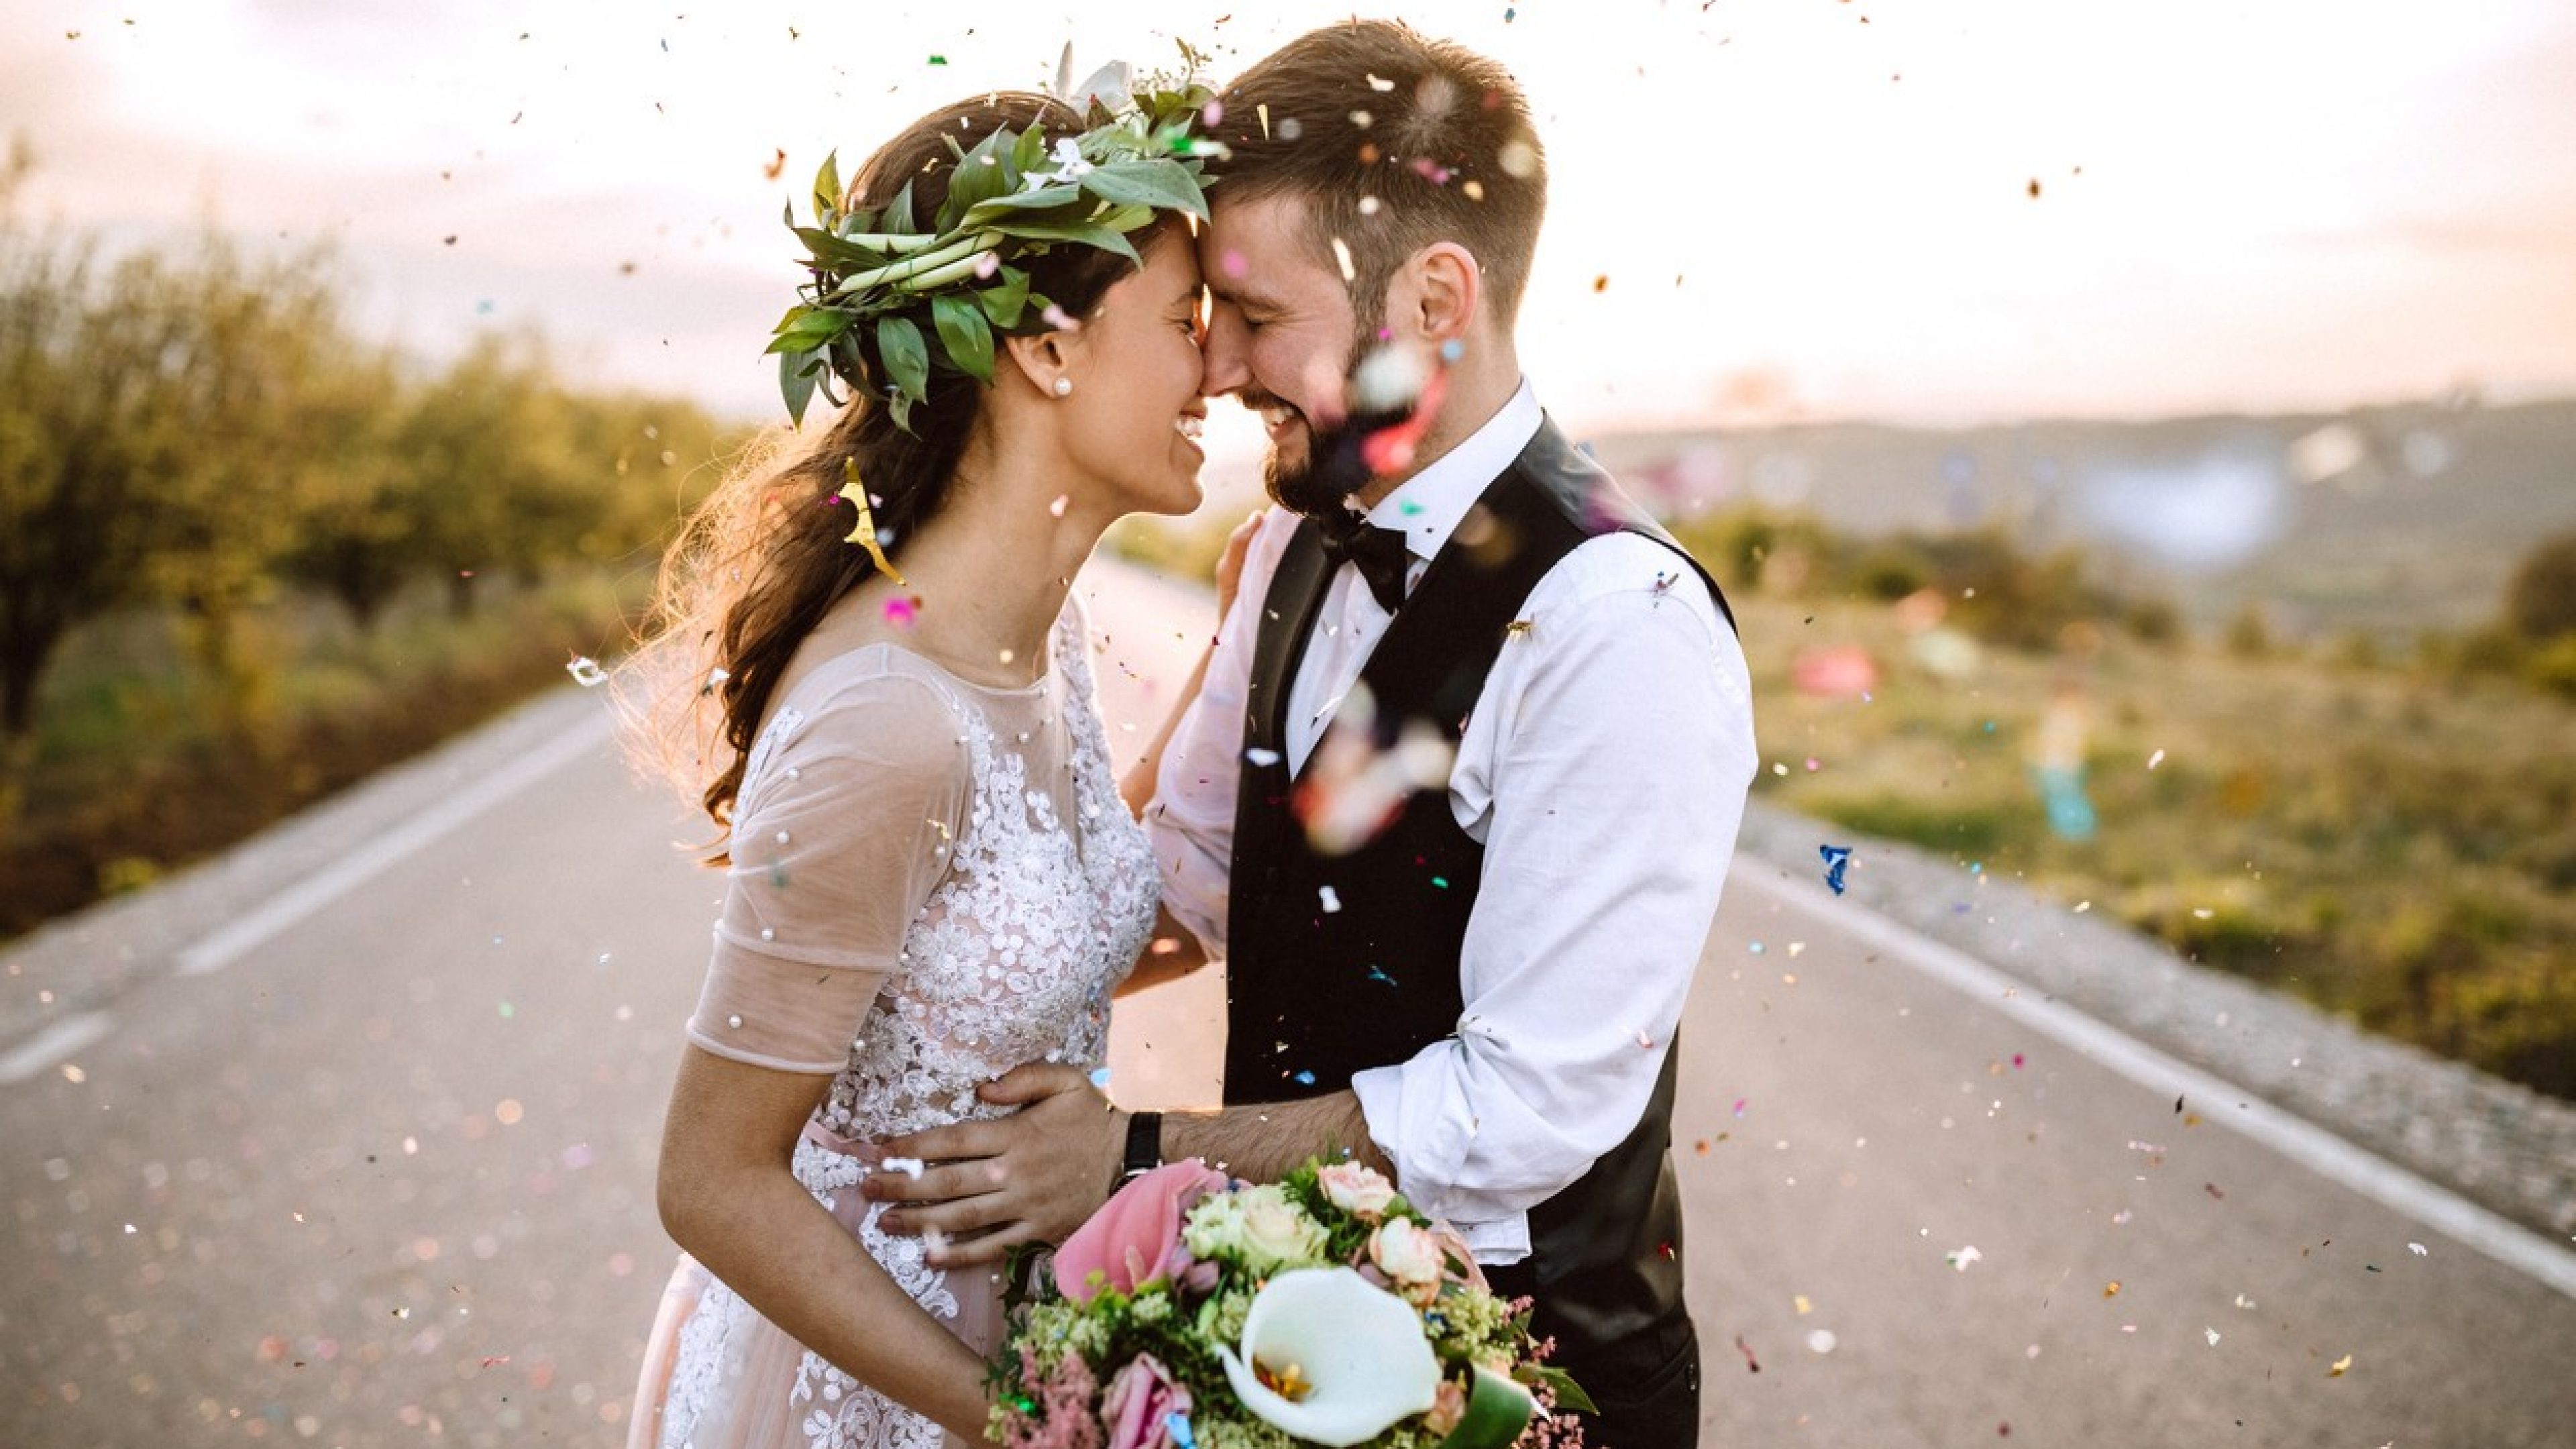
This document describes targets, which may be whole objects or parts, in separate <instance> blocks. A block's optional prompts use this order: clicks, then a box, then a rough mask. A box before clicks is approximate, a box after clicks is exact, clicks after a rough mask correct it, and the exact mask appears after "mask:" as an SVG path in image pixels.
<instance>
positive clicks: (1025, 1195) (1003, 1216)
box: [859, 1062, 1126, 1268]
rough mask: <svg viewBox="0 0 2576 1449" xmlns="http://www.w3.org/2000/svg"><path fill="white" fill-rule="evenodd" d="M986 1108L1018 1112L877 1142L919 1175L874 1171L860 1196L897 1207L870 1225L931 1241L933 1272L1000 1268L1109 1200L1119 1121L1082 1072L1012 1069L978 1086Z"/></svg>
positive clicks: (1120, 1141) (1043, 1066)
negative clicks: (917, 1165)
mask: <svg viewBox="0 0 2576 1449" xmlns="http://www.w3.org/2000/svg"><path fill="white" fill-rule="evenodd" d="M978 1095H980V1096H981V1097H982V1098H983V1099H984V1100H985V1101H987V1102H993V1103H998V1104H1005V1105H1012V1106H1016V1107H1018V1108H1019V1110H1018V1111H1016V1112H1013V1113H1012V1114H1011V1115H1009V1116H1007V1117H999V1118H995V1119H994V1120H992V1121H989V1122H957V1123H952V1124H950V1125H948V1126H945V1127H933V1128H930V1129H929V1130H927V1131H923V1132H915V1133H912V1134H911V1135H909V1136H905V1137H895V1138H889V1139H887V1140H886V1141H885V1142H884V1143H882V1144H881V1146H882V1147H883V1149H884V1151H885V1154H886V1155H887V1156H888V1157H905V1158H914V1159H917V1160H919V1161H920V1162H922V1163H923V1164H925V1165H924V1166H923V1168H922V1170H921V1172H920V1174H919V1175H918V1176H914V1175H912V1174H909V1173H902V1172H886V1171H882V1170H880V1171H877V1172H872V1173H870V1174H868V1176H867V1177H866V1178H864V1179H862V1180H861V1182H860V1184H859V1190H860V1192H861V1193H862V1194H864V1195H865V1196H866V1197H867V1198H868V1199H869V1200H871V1201H874V1202H891V1203H897V1204H900V1206H898V1207H895V1208H892V1209H889V1210H888V1211H887V1212H886V1213H885V1214H883V1215H882V1216H881V1217H879V1218H878V1220H877V1225H878V1226H879V1227H881V1228H883V1229H885V1230H886V1231H887V1232H891V1233H906V1234H912V1235H916V1236H924V1237H928V1236H931V1235H933V1234H936V1235H937V1236H936V1237H935V1238H934V1239H933V1245H932V1249H931V1253H930V1260H931V1262H932V1263H933V1264H934V1265H935V1266H938V1267H943V1268H947V1267H963V1266H968V1265H972V1264H981V1263H998V1262H1000V1261H1002V1259H1003V1257H1004V1256H1005V1255H1006V1254H1008V1253H1009V1251H1010V1250H1011V1249H1012V1248H1013V1247H1015V1246H1017V1245H1018V1244H1021V1243H1026V1242H1040V1243H1060V1242H1063V1241H1064V1240H1065V1238H1066V1237H1067V1236H1068V1235H1070V1234H1071V1233H1072V1232H1073V1230H1074V1229H1075V1228H1078V1227H1080V1226H1081V1225H1082V1222H1083V1220H1084V1219H1085V1218H1088V1217H1089V1216H1091V1214H1092V1212H1093V1211H1094V1210H1096V1209H1097V1208H1098V1207H1099V1206H1100V1205H1101V1203H1103V1202H1105V1201H1107V1200H1108V1195H1109V1187H1110V1181H1111V1179H1112V1178H1113V1177H1114V1176H1115V1175H1116V1174H1117V1169H1118V1164H1119V1161H1120V1157H1121V1153H1122V1151H1123V1147H1124V1142H1125V1133H1126V1114H1125V1113H1123V1112H1119V1111H1117V1110H1115V1109H1114V1108H1113V1107H1111V1105H1110V1103H1109V1099H1108V1098H1106V1097H1104V1096H1102V1095H1101V1094H1100V1091H1099V1089H1097V1088H1095V1087H1093V1086H1092V1085H1091V1078H1090V1076H1089V1075H1088V1074H1087V1073H1085V1072H1083V1071H1082V1070H1081V1069H1080V1068H1077V1067H1069V1066H1059V1065H1054V1064H1050V1063H1046V1062H1031V1063H1029V1064H1028V1065H1025V1066H1021V1067H1015V1068H1013V1069H1012V1070H1011V1071H1009V1072H1007V1073H1005V1074H1003V1076H1002V1077H1000V1078H999V1079H998V1080H995V1081H993V1082H989V1083H987V1084H985V1086H984V1087H982V1088H981V1089H980V1090H979V1092H978Z"/></svg>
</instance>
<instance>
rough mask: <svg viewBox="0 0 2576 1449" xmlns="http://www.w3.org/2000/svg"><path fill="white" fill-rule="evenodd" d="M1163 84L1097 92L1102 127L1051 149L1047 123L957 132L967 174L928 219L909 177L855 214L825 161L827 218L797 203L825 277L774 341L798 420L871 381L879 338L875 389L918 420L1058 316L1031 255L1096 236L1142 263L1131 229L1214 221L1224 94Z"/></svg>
mask: <svg viewBox="0 0 2576 1449" xmlns="http://www.w3.org/2000/svg"><path fill="white" fill-rule="evenodd" d="M1150 84H1151V85H1152V86H1154V87H1155V88H1152V89H1148V90H1147V91H1145V93H1143V94H1141V95H1133V96H1131V95H1128V94H1127V93H1126V91H1125V88H1124V86H1123V85H1120V86H1118V87H1116V88H1115V89H1114V91H1113V94H1112V99H1113V100H1114V101H1115V102H1116V105H1115V106H1114V108H1113V106H1112V105H1110V104H1104V103H1103V102H1102V101H1101V100H1098V99H1092V100H1090V101H1089V105H1088V110H1087V113H1086V114H1087V119H1088V120H1089V121H1090V122H1091V129H1090V130H1088V131H1085V132H1084V133H1083V134H1082V135H1080V136H1078V137H1070V136H1069V137H1063V138H1060V139H1058V140H1057V141H1056V142H1055V143H1054V145H1053V146H1052V147H1050V146H1049V145H1048V143H1047V139H1046V136H1045V134H1044V132H1043V131H1042V130H1041V129H1040V128H1039V127H1037V126H1034V125H1033V126H1030V127H1029V128H1028V129H1026V130H1024V131H1021V132H1018V133H1016V134H1014V133H1013V132H1012V131H1011V130H1010V129H1009V128H1008V127H998V128H996V129H995V130H994V131H993V133H992V134H991V135H989V136H986V137H984V138H983V139H982V140H981V141H979V142H977V143H976V144H975V146H974V147H973V148H972V149H971V150H970V149H967V148H965V147H963V146H960V145H959V144H958V143H957V141H956V140H955V139H954V138H951V139H950V140H949V142H948V145H949V149H950V151H951V152H952V153H954V155H955V157H956V162H957V165H956V174H955V176H954V177H953V178H952V179H951V180H950V182H949V186H948V195H947V197H946V199H945V200H943V201H942V202H941V203H940V206H939V208H938V210H937V212H936V213H935V214H933V215H931V216H928V217H924V216H921V215H919V214H918V210H917V208H916V207H915V206H914V204H913V197H912V186H911V184H910V183H909V182H907V183H905V185H904V187H903V189H902V190H901V191H899V192H897V193H896V194H895V196H894V197H893V199H892V200H890V201H889V202H887V203H886V205H885V206H884V207H882V208H880V209H877V210H866V209H860V210H854V211H845V210H843V209H842V208H843V204H844V201H845V199H846V198H845V197H844V196H843V194H842V187H841V176H840V168H839V159H838V156H837V154H835V155H834V156H830V157H826V158H825V159H824V161H823V165H822V168H821V169H820V170H819V171H817V172H816V173H815V176H814V197H813V204H814V224H813V225H812V226H798V225H796V216H795V208H794V206H793V205H792V204H791V205H790V206H789V207H788V209H787V216H786V222H787V226H788V229H789V230H790V231H793V232H794V233H795V234H796V237H797V239H798V240H799V241H802V242H803V243H804V244H805V253H806V255H805V265H806V267H807V269H808V271H809V272H810V274H811V279H810V280H809V281H808V282H806V283H805V285H803V286H802V287H800V288H798V293H797V294H798V297H799V301H798V302H797V304H796V305H795V306H793V307H790V308H788V309H787V315H785V316H784V317H782V318H780V319H779V322H778V326H777V328H776V329H775V336H774V337H773V338H772V339H771V341H770V344H769V348H768V350H769V351H771V352H774V353H776V354H778V360H779V365H778V382H779V391H780V393H781V394H782V395H783V397H784V398H785V400H786V403H787V412H788V416H789V417H790V418H791V419H793V420H795V421H797V422H800V423H801V422H802V421H803V420H804V416H805V409H806V406H807V405H808V404H809V403H810V402H811V401H812V400H813V396H814V393H815V390H816V389H817V388H818V387H819V388H821V389H822V391H823V394H824V396H825V398H826V399H827V400H829V401H831V402H833V403H834V404H835V405H836V406H837V405H838V404H839V403H840V401H841V399H840V398H839V396H838V395H837V394H836V393H834V392H833V390H832V386H831V382H830V380H829V379H838V380H839V381H840V382H841V383H842V384H843V385H844V386H846V387H848V388H850V389H851V390H852V391H854V392H857V391H865V390H869V389H870V387H871V386H872V383H871V369H870V368H869V367H868V366H867V365H866V364H865V363H864V362H863V361H862V357H863V346H862V339H863V338H864V339H867V340H870V341H873V343H874V344H875V349H876V359H877V361H878V362H880V363H881V364H882V368H883V371H882V373H881V374H877V375H876V376H875V377H874V380H873V386H874V387H877V388H881V389H883V390H884V395H885V398H886V401H887V404H888V406H889V407H891V408H892V409H893V412H894V417H895V421H896V422H897V423H898V424H899V425H903V426H905V427H907V428H908V427H909V426H910V423H909V417H910V414H911V410H912V408H913V406H914V405H915V404H917V403H920V402H922V401H924V400H926V399H927V398H928V397H929V395H930V380H931V377H932V376H933V374H935V373H951V374H959V375H963V376H966V377H971V378H974V379H975V380H977V381H978V382H985V383H989V382H991V381H992V379H993V357H994V351H995V341H994V339H995V337H996V336H997V335H1001V336H1008V335H1015V334H1023V333H1029V332H1035V331H1038V330H1041V329H1042V328H1043V327H1045V326H1047V325H1050V324H1048V323H1047V321H1046V320H1045V319H1046V314H1047V312H1048V310H1049V309H1050V307H1051V306H1052V305H1053V303H1052V302H1051V300H1050V299H1049V298H1047V297H1046V296H1044V295H1042V294H1039V293H1037V292H1033V291H1032V290H1030V285H1029V273H1028V270H1027V268H1026V267H1025V266H1023V265H1019V263H1022V262H1025V261H1026V260H1027V259H1028V258H1030V257H1033V256H1041V255H1044V254H1045V253H1047V252H1048V251H1050V250H1051V249H1053V248H1055V247H1059V246H1089V247H1098V248H1101V249H1102V250H1104V251H1109V252H1114V253H1117V254H1118V255H1120V256H1123V257H1126V258H1127V259H1128V260H1130V261H1136V262H1139V264H1140V265H1141V261H1140V259H1139V258H1138V256H1137V253H1136V248H1135V246H1134V244H1133V243H1132V242H1130V241H1129V240H1128V239H1127V238H1128V234H1129V233H1131V232H1133V231H1136V230H1137V229H1138V228H1140V227H1144V226H1147V225H1150V224H1151V223H1152V222H1153V221H1154V219H1155V218H1156V217H1157V216H1158V215H1161V214H1163V213H1166V212H1185V213H1187V214H1189V215H1191V216H1195V217H1198V218H1199V219H1201V220H1205V219H1206V218H1207V214H1208V211H1207V197H1206V192H1205V188H1206V186H1207V185H1208V184H1209V183H1208V182H1206V181H1205V180H1203V179H1202V177H1201V175H1200V171H1201V167H1202V162H1201V160H1200V157H1202V156H1203V155H1207V154H1212V152H1213V151H1214V149H1215V147H1214V143H1212V142H1209V141H1207V140H1205V139H1202V138H1197V137H1193V136H1192V135H1191V134H1190V127H1191V122H1192V120H1193V118H1194V117H1195V116H1196V115H1197V114H1198V111H1199V109H1200V108H1201V107H1202V106H1204V105H1206V104H1207V102H1208V101H1209V100H1211V99H1212V98H1213V92H1211V91H1209V90H1208V88H1207V87H1205V86H1203V85H1199V84H1197V83H1195V82H1191V81H1187V80H1179V81H1165V80H1157V81H1154V82H1151V83H1150ZM1166 87H1168V88H1166Z"/></svg>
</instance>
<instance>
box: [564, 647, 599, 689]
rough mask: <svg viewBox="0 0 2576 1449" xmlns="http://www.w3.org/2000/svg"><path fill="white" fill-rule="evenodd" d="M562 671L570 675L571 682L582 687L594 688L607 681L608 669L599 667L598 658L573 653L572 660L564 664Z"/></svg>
mask: <svg viewBox="0 0 2576 1449" xmlns="http://www.w3.org/2000/svg"><path fill="white" fill-rule="evenodd" d="M564 672H565V673H567V674H569V675H571V676H572V682H573V683H575V684H578V685H580V686H581V687H582V688H584V689H596V688H598V687H599V686H600V685H603V684H606V683H607V682H608V671H607V670H604V669H602V668H600V667H599V661H598V660H596V659H592V658H590V657H588V656H586V655H581V654H576V655H574V656H573V657H572V662H571V663H569V664H566V665H565V666H564Z"/></svg>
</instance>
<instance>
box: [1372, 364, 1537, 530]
mask: <svg viewBox="0 0 2576 1449" xmlns="http://www.w3.org/2000/svg"><path fill="white" fill-rule="evenodd" d="M1544 421H1546V419H1545V417H1544V416H1543V415H1542V414H1541V413H1540V412H1539V406H1538V395H1537V394H1536V393H1535V392H1533V391H1531V390H1530V384H1529V379H1528V378H1526V377H1524V378H1522V379H1521V385H1520V386H1519V387H1518V388H1517V389H1515V390H1514V391H1513V393H1512V395H1511V398H1510V400H1509V401H1507V402H1505V403H1504V404H1503V405H1502V407H1501V408H1500V409H1499V410H1497V411H1496V412H1495V414H1494V415H1493V416H1492V417H1490V418H1487V419H1486V420H1485V423H1484V426H1482V427H1480V428H1478V429H1476V431H1474V432H1472V433H1469V434H1468V435H1467V436H1466V438H1465V439H1464V440H1462V441H1461V442H1460V443H1459V444H1458V446H1456V447H1454V448H1451V449H1450V450H1449V451H1448V452H1446V453H1443V454H1441V455H1440V456H1439V457H1438V458H1437V459H1435V460H1433V462H1432V463H1431V465H1430V466H1429V467H1426V468H1424V469H1423V470H1422V471H1421V472H1419V473H1416V474H1414V475H1413V476H1412V477H1410V478H1407V479H1406V480H1404V482H1403V484H1402V485H1401V486H1399V487H1398V488H1397V489H1396V490H1395V491H1394V492H1393V493H1390V494H1388V495H1386V496H1385V497H1384V498H1381V499H1379V500H1378V502H1377V506H1376V507H1375V508H1372V509H1370V510H1369V511H1368V515H1367V517H1368V521H1369V522H1371V523H1373V524H1376V525H1377V526H1378V527H1380V528H1392V529H1394V530H1396V531H1397V532H1399V533H1401V534H1403V535H1404V544H1405V548H1406V550H1407V551H1408V552H1410V553H1411V554H1412V555H1413V556H1414V557H1415V558H1418V559H1425V560H1428V559H1430V558H1432V557H1434V556H1435V555H1437V554H1438V553H1439V552H1440V549H1441V546H1442V545H1444V544H1446V543H1448V542H1449V535H1450V533H1451V532H1452V531H1454V530H1455V529H1456V528H1457V527H1458V522H1459V520H1461V519H1463V518H1465V517H1466V516H1467V510H1468V509H1470V508H1473V507H1475V506H1476V500H1477V499H1479V498H1481V497H1483V496H1484V493H1485V486H1486V485H1487V484H1489V483H1491V482H1493V481H1494V479H1495V478H1496V477H1498V476H1500V475H1501V473H1502V471H1503V470H1504V469H1505V468H1508V467H1510V466H1511V465H1512V460H1513V459H1515V458H1517V457H1519V456H1520V455H1521V450H1522V449H1524V448H1527V447H1528V446H1529V441H1530V439H1532V438H1534V437H1536V436H1538V429H1539V424H1540V423H1542V422H1544Z"/></svg>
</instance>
